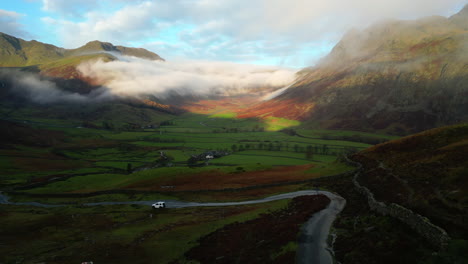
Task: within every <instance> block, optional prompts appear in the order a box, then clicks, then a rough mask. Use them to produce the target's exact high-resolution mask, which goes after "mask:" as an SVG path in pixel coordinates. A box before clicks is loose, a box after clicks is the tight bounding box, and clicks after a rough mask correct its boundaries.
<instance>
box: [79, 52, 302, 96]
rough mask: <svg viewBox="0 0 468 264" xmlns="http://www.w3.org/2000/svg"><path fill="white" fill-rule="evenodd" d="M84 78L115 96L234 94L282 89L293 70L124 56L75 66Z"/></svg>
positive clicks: (293, 76)
mask: <svg viewBox="0 0 468 264" xmlns="http://www.w3.org/2000/svg"><path fill="white" fill-rule="evenodd" d="M78 70H79V71H80V72H81V73H82V74H83V75H84V76H86V77H90V78H93V79H97V80H99V81H100V82H101V83H104V84H105V86H106V87H107V88H108V89H109V92H110V93H112V94H114V95H118V96H140V95H143V94H152V95H155V96H157V97H161V98H164V97H165V96H166V95H167V94H168V93H170V92H176V93H178V94H180V95H235V94H240V93H246V92H251V91H252V90H255V89H257V88H262V87H283V86H286V85H288V84H290V83H291V82H292V81H294V78H295V71H293V70H289V69H282V68H278V67H267V66H256V65H246V64H236V63H231V62H220V61H175V62H163V61H149V60H143V59H138V58H134V57H123V58H120V60H118V61H112V62H103V61H101V60H98V61H88V62H85V63H82V64H81V65H79V66H78Z"/></svg>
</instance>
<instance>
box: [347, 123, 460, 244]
mask: <svg viewBox="0 0 468 264" xmlns="http://www.w3.org/2000/svg"><path fill="white" fill-rule="evenodd" d="M467 153H468V124H461V125H455V126H449V127H442V128H437V129H433V130H429V131H426V132H422V133H419V134H416V135H412V136H408V137H404V138H401V139H397V140H393V141H389V142H387V143H384V144H380V145H376V146H374V147H371V148H369V149H366V150H364V151H362V152H360V153H358V154H356V155H354V156H353V159H354V160H356V161H359V162H360V163H362V164H363V165H364V169H365V173H364V175H363V176H362V177H360V181H361V182H362V183H363V184H364V185H365V186H367V187H368V188H370V190H371V191H372V192H374V194H375V195H376V199H377V200H381V201H385V202H394V203H399V204H402V205H404V206H406V207H408V208H411V209H413V210H415V211H417V212H418V213H420V214H422V215H424V216H426V217H429V219H430V220H431V221H433V222H434V223H436V224H438V225H440V226H441V227H443V228H444V229H446V230H447V231H448V232H449V234H450V235H451V236H452V237H454V238H466V237H467V235H468V229H467V226H466V219H467V216H468V210H467V208H468V181H467V178H466V177H467V175H468V169H467V168H468V159H467V158H466V155H467Z"/></svg>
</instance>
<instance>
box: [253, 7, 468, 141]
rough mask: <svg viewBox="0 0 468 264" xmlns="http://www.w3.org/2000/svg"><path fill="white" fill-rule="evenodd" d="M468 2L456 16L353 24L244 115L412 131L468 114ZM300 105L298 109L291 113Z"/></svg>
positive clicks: (466, 117)
mask: <svg viewBox="0 0 468 264" xmlns="http://www.w3.org/2000/svg"><path fill="white" fill-rule="evenodd" d="M467 23H468V6H466V7H465V8H464V9H463V10H461V11H460V12H459V13H458V14H456V15H454V16H452V17H450V18H445V17H428V18H424V19H420V20H416V21H386V22H382V23H380V24H377V25H374V26H372V27H370V28H368V29H366V30H364V31H357V30H353V31H351V32H349V33H348V34H346V35H345V36H344V37H343V39H342V40H341V41H340V42H339V43H338V44H337V45H336V46H335V47H334V48H333V50H332V51H331V53H330V54H329V55H328V56H326V57H325V58H324V59H322V60H321V61H320V62H319V63H318V65H317V66H316V67H313V68H308V69H304V70H303V71H301V72H300V77H299V78H298V79H297V81H296V82H295V83H294V84H293V85H292V86H291V88H289V89H288V90H286V91H285V92H284V93H283V94H281V95H280V96H278V97H276V98H274V99H272V100H270V101H267V102H264V103H260V104H257V105H255V106H253V107H252V108H251V109H248V110H246V111H245V112H244V114H248V113H250V112H256V115H258V116H269V115H270V116H271V115H274V116H278V115H279V116H282V115H284V114H282V111H274V106H275V105H277V106H278V107H281V106H282V105H284V104H287V105H289V106H290V111H289V112H287V113H285V114H286V115H287V116H288V117H296V118H297V119H300V120H307V122H308V125H309V126H318V127H324V128H333V129H353V130H370V131H384V132H390V133H396V134H407V133H411V132H417V131H422V130H424V129H428V128H432V127H436V126H440V125H444V124H454V123H457V122H460V121H462V120H468V30H467V28H468V24H467ZM291 112H294V113H291Z"/></svg>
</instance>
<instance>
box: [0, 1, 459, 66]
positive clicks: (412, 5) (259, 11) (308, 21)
mask: <svg viewBox="0 0 468 264" xmlns="http://www.w3.org/2000/svg"><path fill="white" fill-rule="evenodd" d="M467 3H468V1H467V0H411V1H408V0H151V1H149V0H0V32H4V33H7V34H11V35H14V36H16V37H20V38H23V39H25V40H32V39H35V40H38V41H41V42H45V43H50V44H53V45H56V46H59V47H65V48H77V47H79V46H82V45H84V44H86V43H87V42H89V41H92V40H100V41H105V42H111V43H113V44H114V45H123V46H130V47H142V48H146V49H148V50H151V51H153V52H155V53H157V54H158V55H160V56H161V57H163V58H164V59H166V60H180V59H188V60H210V61H227V62H235V63H243V64H257V65H274V66H279V67H287V68H295V69H299V68H302V67H307V66H312V65H314V63H316V62H317V61H318V60H319V59H320V58H321V57H323V56H325V55H326V54H327V53H328V52H329V51H330V50H331V49H332V48H333V46H334V45H335V44H336V43H337V42H338V41H339V40H340V38H341V36H343V34H344V33H345V32H346V31H348V30H350V29H353V28H354V29H364V28H366V27H367V26H369V25H370V24H372V23H375V22H378V21H380V20H385V19H417V18H420V17H425V16H430V15H441V16H450V15H452V14H454V13H456V12H458V11H459V10H460V9H461V8H462V7H463V6H464V5H465V4H467Z"/></svg>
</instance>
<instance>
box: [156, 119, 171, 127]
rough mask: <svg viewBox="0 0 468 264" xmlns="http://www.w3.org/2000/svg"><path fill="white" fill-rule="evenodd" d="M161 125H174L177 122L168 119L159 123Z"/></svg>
mask: <svg viewBox="0 0 468 264" xmlns="http://www.w3.org/2000/svg"><path fill="white" fill-rule="evenodd" d="M159 125H160V126H174V125H175V123H174V121H171V120H166V121H162V122H161V123H159Z"/></svg>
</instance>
